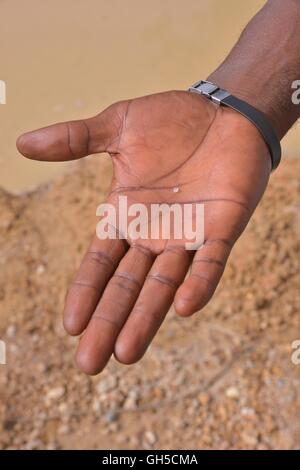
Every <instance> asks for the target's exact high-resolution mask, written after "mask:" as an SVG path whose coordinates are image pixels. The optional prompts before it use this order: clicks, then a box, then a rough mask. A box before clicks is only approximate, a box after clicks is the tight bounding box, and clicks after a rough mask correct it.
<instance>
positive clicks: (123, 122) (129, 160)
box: [17, 91, 271, 374]
mask: <svg viewBox="0 0 300 470" xmlns="http://www.w3.org/2000/svg"><path fill="white" fill-rule="evenodd" d="M17 147H18V149H19V151H20V152H21V153H22V154H23V155H24V156H26V157H28V158H32V159H36V160H44V161H62V160H72V159H77V158H82V157H84V156H86V155H88V154H95V153H101V152H108V153H109V154H110V155H111V157H112V160H113V167H114V176H113V180H112V184H111V190H110V194H109V195H108V198H107V201H108V202H110V203H112V204H113V205H116V204H117V198H118V196H120V195H123V196H124V195H125V196H127V197H128V205H130V204H132V203H143V204H146V206H148V205H149V204H151V203H152V202H155V203H168V204H174V203H179V204H183V203H186V202H189V203H193V204H195V203H197V202H198V203H201V202H203V203H204V207H205V226H204V240H205V241H204V244H203V246H202V247H201V248H199V249H198V250H197V251H196V252H192V253H191V252H190V251H188V250H186V249H185V247H184V241H182V242H181V243H180V242H178V241H176V242H177V243H175V242H174V240H162V239H160V240H151V239H148V240H142V239H138V240H132V239H131V238H130V236H128V239H127V241H125V240H120V239H105V240H100V239H99V238H97V236H95V237H94V239H93V241H92V243H91V245H90V247H89V248H88V251H87V253H86V255H85V256H84V259H83V261H82V264H81V266H80V269H79V271H78V274H77V275H76V277H75V279H74V281H73V283H72V284H71V286H70V289H69V292H68V295H67V299H66V306H65V312H64V325H65V328H66V330H67V331H68V332H69V333H70V334H71V335H80V334H82V333H83V332H84V333H83V336H82V338H81V340H80V343H79V347H78V351H77V355H76V359H77V364H78V366H79V367H80V368H81V369H82V370H83V371H84V372H86V373H88V374H96V373H98V372H100V371H101V370H102V369H103V368H104V366H105V365H106V363H107V362H108V360H109V358H110V357H111V355H112V353H114V354H115V356H116V358H117V359H118V360H119V361H120V362H123V363H126V364H130V363H133V362H135V361H137V360H139V359H140V358H141V357H142V356H143V354H144V353H145V351H146V349H147V347H148V345H149V344H150V342H151V341H152V339H153V337H154V335H155V334H156V332H157V330H158V328H159V327H160V325H161V323H162V321H163V319H164V318H165V315H166V313H167V312H168V310H169V308H170V306H171V304H172V302H173V300H174V299H175V300H174V305H175V310H176V312H177V313H178V314H179V315H182V316H189V315H191V314H193V313H194V312H196V311H198V310H200V309H201V308H203V307H204V306H205V305H206V304H207V302H208V301H209V300H210V298H211V297H212V295H213V293H214V291H215V289H216V287H217V285H218V282H219V280H220V278H221V275H222V273H223V270H224V267H225V263H226V261H227V259H228V256H229V254H230V251H231V249H232V247H233V245H234V243H235V241H236V240H237V238H238V237H239V236H240V234H241V233H242V231H243V230H244V228H245V226H246V225H247V223H248V221H249V219H250V217H251V215H252V213H253V211H254V209H255V207H256V205H257V203H258V202H259V200H260V198H261V196H262V194H263V192H264V189H265V187H266V185H267V182H268V178H269V174H270V170H271V160H270V155H269V152H268V149H267V147H266V144H265V143H264V141H263V139H262V137H261V136H260V134H259V132H258V131H257V129H256V128H255V127H254V126H253V125H252V124H251V123H250V122H249V121H247V119H245V118H244V117H242V116H241V115H240V114H238V113H237V112H235V111H233V110H230V109H226V108H218V107H217V106H216V105H214V104H213V103H211V102H209V101H208V100H206V99H205V98H203V97H201V96H199V95H197V94H194V93H188V92H185V91H172V92H166V93H159V94H155V95H150V96H146V97H142V98H137V99H134V100H130V101H122V102H118V103H116V104H114V105H112V106H110V107H109V108H107V109H106V110H105V111H103V112H102V113H100V114H99V115H97V116H95V117H93V118H90V119H85V120H81V121H71V122H68V123H59V124H55V125H53V126H50V127H47V128H44V129H40V130H37V131H34V132H32V133H27V134H24V135H23V136H21V137H20V138H19V139H18V142H17ZM174 188H179V191H177V192H174V190H173V189H174ZM190 265H191V271H190V273H189V274H188V276H187V278H186V279H185V277H186V274H187V272H188V269H189V267H190Z"/></svg>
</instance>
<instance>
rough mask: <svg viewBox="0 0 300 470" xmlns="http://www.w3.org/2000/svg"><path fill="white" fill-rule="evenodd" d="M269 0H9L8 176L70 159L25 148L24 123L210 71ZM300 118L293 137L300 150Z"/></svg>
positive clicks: (28, 182)
mask: <svg viewBox="0 0 300 470" xmlns="http://www.w3.org/2000/svg"><path fill="white" fill-rule="evenodd" d="M263 4H264V1H261V0H248V1H243V2H241V1H240V0H226V2H225V1H223V0H184V1H183V0H163V1H162V0H151V2H149V1H148V0H126V1H124V0H110V1H109V2H108V1H104V0H75V1H74V0H51V1H50V0H46V1H43V2H41V1H40V0H27V1H26V2H25V1H21V0H0V80H3V81H5V83H6V89H7V90H6V94H7V96H6V104H5V105H0V168H1V171H0V186H2V187H4V188H6V189H8V190H10V191H24V190H28V189H32V188H34V187H35V186H37V185H38V184H40V183H42V182H45V181H48V180H50V179H52V178H53V177H54V176H55V175H57V174H59V173H60V172H62V171H63V170H64V169H65V167H66V164H64V163H55V164H51V163H39V162H31V161H28V160H25V159H23V158H21V157H20V156H19V155H18V153H17V151H16V149H15V140H16V137H17V136H18V134H19V133H21V132H23V131H26V130H29V129H31V128H36V127H41V126H43V125H47V124H49V123H52V122H55V121H62V120H65V119H77V118H80V117H87V116H89V115H93V114H95V113H97V112H98V111H99V110H101V109H102V108H104V107H105V106H107V105H109V104H110V103H111V102H113V101H116V100H119V99H122V98H129V97H134V96H139V95H143V94H147V93H153V92H156V91H161V90H168V89H174V88H176V89H184V88H186V87H187V86H188V85H189V84H191V83H193V82H194V81H196V80H197V79H199V78H205V77H206V76H207V75H208V74H209V73H210V72H211V71H212V70H213V69H214V68H215V67H216V66H217V65H218V64H219V63H220V61H221V60H222V59H223V58H224V57H225V55H226V53H227V52H228V51H229V49H230V48H231V46H232V45H233V44H234V42H235V41H236V39H237V38H238V35H239V33H240V32H241V30H242V28H243V26H244V25H245V24H246V23H247V21H248V20H249V19H250V18H251V16H253V15H254V14H255V12H256V11H257V10H258V9H259V8H260V7H261V6H262V5H263ZM299 144H300V126H298V128H295V129H292V130H291V132H290V134H289V135H288V137H287V138H285V139H284V153H285V155H287V156H299V155H300V151H299Z"/></svg>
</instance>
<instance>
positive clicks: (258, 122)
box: [188, 80, 281, 170]
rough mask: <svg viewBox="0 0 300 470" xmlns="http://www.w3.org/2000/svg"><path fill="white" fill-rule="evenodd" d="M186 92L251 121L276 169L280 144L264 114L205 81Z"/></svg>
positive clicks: (279, 157) (279, 154)
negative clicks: (226, 108)
mask: <svg viewBox="0 0 300 470" xmlns="http://www.w3.org/2000/svg"><path fill="white" fill-rule="evenodd" d="M188 91H191V92H194V93H199V94H200V95H202V96H205V97H206V98H208V99H210V100H211V101H213V102H214V103H215V104H217V105H219V106H228V107H229V108H232V109H234V110H235V111H237V112H238V113H240V114H242V115H243V116H244V117H245V118H247V119H248V120H249V121H251V122H252V124H254V125H255V127H256V128H257V129H258V130H259V132H260V133H261V135H262V137H263V139H264V141H265V142H266V144H267V146H268V149H269V151H270V154H271V161H272V170H275V168H277V167H278V165H279V163H280V160H281V146H280V142H279V139H278V137H277V135H276V132H275V131H274V129H273V127H272V125H271V123H270V122H269V119H268V118H267V116H265V114H264V113H262V112H261V111H258V109H256V108H254V107H253V106H251V105H250V104H249V103H246V102H245V101H243V100H240V99H239V98H237V97H236V96H233V95H231V94H230V93H228V91H226V90H222V88H219V87H218V86H217V85H214V84H213V83H211V82H207V81H205V80H200V81H199V82H197V83H195V84H194V85H192V86H191V87H190V88H189V89H188Z"/></svg>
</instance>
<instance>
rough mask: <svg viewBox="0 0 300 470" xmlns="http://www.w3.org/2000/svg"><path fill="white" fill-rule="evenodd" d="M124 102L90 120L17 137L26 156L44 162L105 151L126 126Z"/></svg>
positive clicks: (19, 145)
mask: <svg viewBox="0 0 300 470" xmlns="http://www.w3.org/2000/svg"><path fill="white" fill-rule="evenodd" d="M123 109H124V102H120V103H116V104H114V105H112V106H109V107H108V108H107V109H105V110H104V111H103V112H102V113H100V114H98V115H97V116H94V117H92V118H89V119H81V120H78V121H69V122H61V123H58V124H53V125H52V126H48V127H44V128H42V129H38V130H36V131H32V132H27V133H26V134H23V135H21V136H20V137H19V138H18V140H17V149H18V150H19V152H20V153H21V154H22V155H24V157H27V158H31V159H33V160H42V161H65V160H76V159H78V158H82V157H85V156H87V155H90V154H93V153H99V152H105V151H107V150H108V148H109V147H110V143H111V142H113V141H116V140H117V137H118V135H119V132H120V130H121V125H122V114H123V113H122V110H123Z"/></svg>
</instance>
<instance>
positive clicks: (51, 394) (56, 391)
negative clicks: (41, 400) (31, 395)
mask: <svg viewBox="0 0 300 470" xmlns="http://www.w3.org/2000/svg"><path fill="white" fill-rule="evenodd" d="M65 392H66V390H65V388H64V387H56V388H51V389H50V390H49V391H48V392H47V394H46V399H47V400H59V399H60V398H62V397H63V396H64V394H65Z"/></svg>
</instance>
